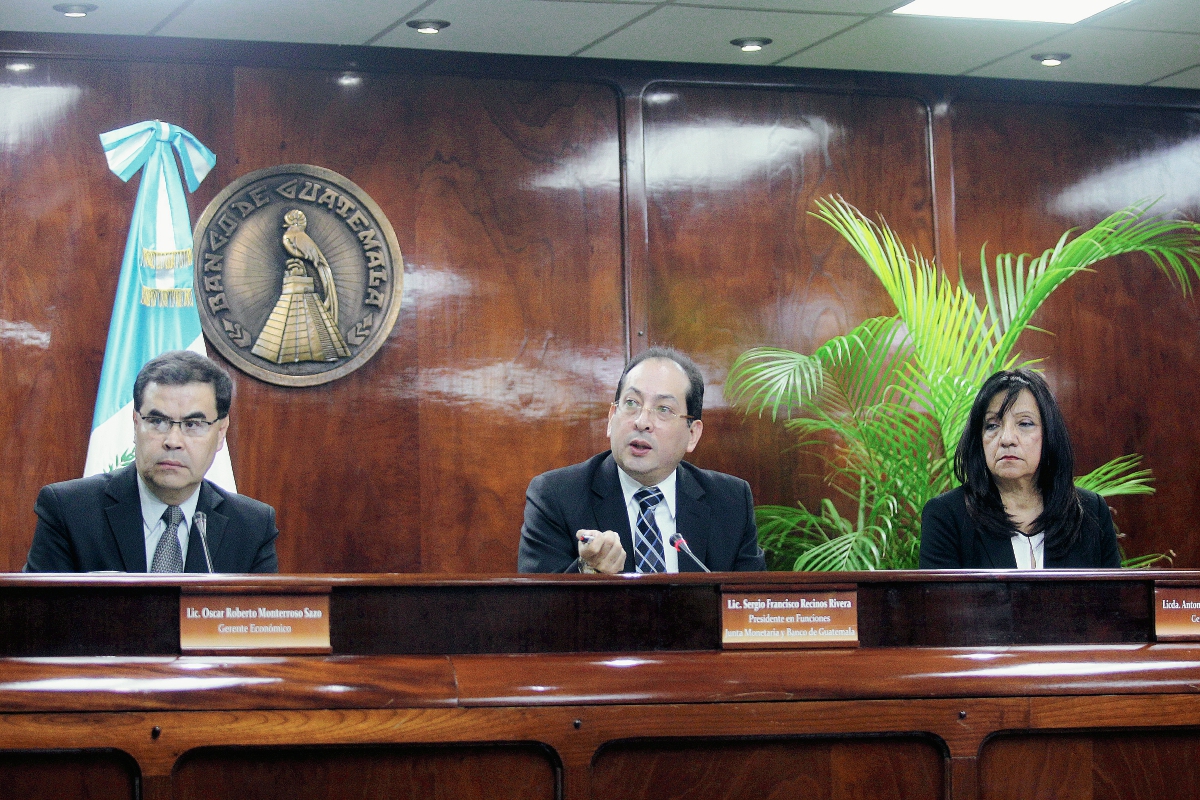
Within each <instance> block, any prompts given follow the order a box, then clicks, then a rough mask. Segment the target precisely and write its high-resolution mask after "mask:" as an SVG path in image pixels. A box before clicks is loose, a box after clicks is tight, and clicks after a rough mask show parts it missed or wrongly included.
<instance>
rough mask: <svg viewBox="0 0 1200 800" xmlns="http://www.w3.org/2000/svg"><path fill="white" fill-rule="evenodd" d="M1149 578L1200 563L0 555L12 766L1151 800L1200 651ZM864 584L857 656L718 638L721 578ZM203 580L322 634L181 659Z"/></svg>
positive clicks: (173, 784) (1197, 744)
mask: <svg viewBox="0 0 1200 800" xmlns="http://www.w3.org/2000/svg"><path fill="white" fill-rule="evenodd" d="M1156 580H1157V581H1175V582H1189V581H1194V582H1196V583H1197V584H1200V572H1185V571H1174V570H1170V571H1156V572H1146V571H1105V572H1039V573H1016V572H871V573H840V574H833V575H830V574H802V575H801V574H756V575H746V574H737V575H732V574H723V575H711V576H709V575H658V576H630V577H617V578H609V577H602V576H569V577H568V576H550V577H540V576H538V577H535V576H511V575H506V576H432V575H336V576H334V575H299V576H282V577H260V576H253V577H236V578H234V577H212V578H209V577H201V576H195V577H193V576H136V577H131V576H126V575H119V576H117V575H113V576H110V575H105V576H78V575H10V576H3V577H0V781H4V782H6V785H9V784H11V785H14V786H15V785H22V786H24V785H28V786H33V787H50V789H47V791H50V790H51V789H52V790H53V791H52V795H45V796H55V797H84V796H99V795H104V796H109V795H110V794H111V795H112V796H129V797H132V796H135V795H136V793H137V792H136V791H135V788H132V787H136V786H139V785H140V787H141V795H142V797H144V798H146V799H147V800H155V798H161V799H162V800H166V798H178V797H206V796H225V795H227V794H229V793H232V792H236V793H238V794H239V796H242V797H244V798H245V799H246V800H253V798H258V797H264V798H265V797H287V798H289V800H292V798H298V797H307V796H310V795H311V793H312V792H313V791H317V792H318V794H319V795H320V796H326V794H322V793H327V792H330V791H332V792H334V793H338V792H350V793H351V794H354V796H360V795H361V796H364V797H365V796H372V797H373V796H389V797H390V796H393V795H394V796H403V797H413V798H416V797H426V796H432V795H431V794H430V792H433V793H434V794H436V795H437V796H468V795H469V796H480V797H482V796H488V797H528V796H534V795H539V796H544V797H547V798H550V797H555V798H563V800H583V798H601V797H612V798H618V797H620V798H626V799H627V798H639V797H645V798H647V800H649V798H652V797H655V798H661V797H681V798H682V797H691V796H705V797H717V798H729V799H730V800H734V799H735V798H737V799H739V800H740V799H741V798H750V797H754V798H758V797H762V796H768V795H770V796H784V795H787V796H814V797H818V796H819V797H830V798H833V797H841V796H851V795H853V796H863V797H906V798H913V797H922V798H924V797H928V798H937V797H943V798H944V797H951V798H955V800H977V798H980V797H989V798H991V797H1012V798H1014V800H1015V798H1025V797H1032V796H1047V797H1049V796H1053V797H1070V798H1076V797H1078V798H1080V800H1083V798H1092V797H1099V796H1102V795H1103V796H1118V797H1125V796H1128V797H1156V796H1161V792H1158V790H1157V789H1155V788H1154V787H1156V786H1159V785H1160V784H1162V785H1165V784H1164V781H1167V780H1168V779H1169V776H1172V775H1176V774H1181V773H1180V772H1179V771H1180V770H1184V769H1185V768H1190V767H1188V765H1190V764H1193V763H1196V762H1200V734H1195V733H1193V732H1192V731H1194V730H1200V643H1197V644H1190V643H1157V642H1155V641H1154V630H1153V607H1152V601H1153V592H1154V586H1155V581H1156ZM846 584H853V585H856V586H857V589H858V598H859V628H860V639H861V646H860V647H857V648H842V649H817V650H762V651H724V650H722V649H721V648H720V641H719V632H720V596H721V590H722V588H723V587H734V586H736V587H743V588H745V587H749V588H750V589H754V588H758V589H761V590H762V591H764V592H766V591H768V590H771V589H783V588H786V587H794V586H799V585H802V586H806V587H817V588H819V587H822V586H833V585H838V586H844V585H846ZM203 587H207V588H212V589H222V590H240V591H246V590H254V591H272V590H300V589H312V588H314V587H315V588H321V589H324V588H328V589H329V591H330V625H331V641H332V645H333V652H332V654H329V655H310V656H303V655H299V656H296V655H293V656H269V655H257V656H238V655H229V656H182V655H180V650H179V599H180V596H181V593H182V592H183V591H184V590H188V589H198V588H203ZM6 753H7V755H5V754H6ZM37 753H49V755H37ZM55 754H57V755H55ZM1122 765H1126V766H1128V765H1134V766H1136V769H1135V768H1132V767H1131V768H1130V769H1125V767H1124V766H1122ZM1189 774H1190V773H1189ZM1171 780H1173V779H1171ZM14 781H16V783H13V782H14ZM21 781H24V782H25V783H21ZM118 785H119V786H120V787H131V788H128V791H126V789H121V792H117V791H116V790H111V791H110V789H111V787H114V786H118ZM1184 785H1185V786H1192V787H1193V788H1196V787H1200V782H1195V783H1191V784H1189V783H1188V782H1187V780H1186V779H1185V781H1184ZM246 786H256V787H258V788H256V789H254V790H244V789H243V788H242V787H246ZM481 786H486V787H487V791H486V792H483V794H479V792H480V791H481V790H480V788H479V787H481ZM855 786H857V787H858V789H854V788H853V787H855ZM105 787H109V788H105ZM397 787H400V788H401V789H403V791H400V790H399V789H397ZM535 787H536V791H535ZM847 787H849V788H847ZM996 787H1000V788H999V789H997V788H996ZM1112 787H1117V789H1116V790H1112ZM1147 787H1149V788H1147ZM360 789H361V791H360ZM1068 789H1069V791H1068ZM860 790H861V791H860ZM1110 790H1112V791H1110ZM397 791H399V794H396V792H397ZM847 791H849V792H850V794H846V792H847ZM372 792H375V794H372ZM405 792H408V793H407V794H405ZM689 792H690V793H691V794H689ZM781 792H782V793H783V794H780V793H781ZM1104 792H1108V794H1104ZM1156 792H1158V793H1156ZM122 793H123V794H122ZM696 793H698V794H696ZM1180 796H1185V797H1198V798H1200V788H1196V791H1194V792H1192V794H1187V793H1184V794H1182V795H1180Z"/></svg>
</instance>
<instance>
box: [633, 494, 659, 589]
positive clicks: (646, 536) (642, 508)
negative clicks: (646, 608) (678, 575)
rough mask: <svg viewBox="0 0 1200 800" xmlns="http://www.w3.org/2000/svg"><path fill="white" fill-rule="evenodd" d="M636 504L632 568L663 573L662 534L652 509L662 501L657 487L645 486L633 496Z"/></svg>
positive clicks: (639, 570)
mask: <svg viewBox="0 0 1200 800" xmlns="http://www.w3.org/2000/svg"><path fill="white" fill-rule="evenodd" d="M633 499H634V500H636V501H637V503H638V518H637V530H636V531H634V533H633V553H634V566H635V567H636V568H637V571H638V572H665V571H666V569H667V565H666V564H665V563H664V562H663V557H662V553H661V552H660V547H661V542H662V534H661V533H660V532H659V530H658V523H657V522H655V521H654V507H655V506H656V505H658V504H659V503H660V502H661V501H662V499H663V493H662V492H661V491H659V489H658V487H657V486H645V487H643V488H641V489H638V490H637V491H636V492H634V494H633Z"/></svg>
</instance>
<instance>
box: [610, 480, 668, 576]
mask: <svg viewBox="0 0 1200 800" xmlns="http://www.w3.org/2000/svg"><path fill="white" fill-rule="evenodd" d="M678 471H679V470H678V468H676V470H675V472H672V473H671V474H670V475H668V476H667V477H666V478H664V479H663V481H662V483H659V484H658V490H659V491H660V492H662V493H663V499H662V500H660V501H658V505H656V506H655V507H654V521H655V523H657V524H658V532H659V533H660V534H662V539H661V540H660V541H659V542H658V552H659V553H660V554H661V555H662V558H663V564H665V565H666V571H667V572H679V553H678V551H676V550H675V548H674V547H670V546H668V544H667V542H669V541H671V536H672V535H674V533H675V474H676V472H678ZM617 477H618V478H619V479H620V481H621V492H622V493H623V494H624V495H625V512H626V513H627V514H628V515H629V532H630V534H632V535H633V536H637V519H638V513H639V512H640V511H641V506H640V505H639V504H638V501H637V500H634V499H633V496H634V494H636V493H637V491H638V490H639V489H644V488H646V487H645V486H643V485H642V484H640V483H638V482H637V481H636V480H635V479H634V478H631V477H629V475H627V474H625V470H623V469H621V467H620V465H618V466H617ZM636 560H637V559H636V557H635V559H634V561H635V562H636Z"/></svg>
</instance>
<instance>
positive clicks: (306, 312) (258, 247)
mask: <svg viewBox="0 0 1200 800" xmlns="http://www.w3.org/2000/svg"><path fill="white" fill-rule="evenodd" d="M193 238H194V240H195V270H196V281H195V286H196V295H197V298H198V302H197V304H196V305H197V307H198V309H199V311H200V322H201V324H202V325H203V327H204V333H205V335H206V336H208V340H209V341H210V342H212V343H213V345H214V346H215V347H216V348H217V350H219V351H221V354H222V355H223V356H225V357H226V358H227V359H229V361H230V362H231V363H232V364H233V365H234V366H236V367H237V368H238V369H240V370H242V371H244V372H247V373H249V374H251V375H253V376H254V377H256V378H260V379H262V380H264V381H269V382H270V383H277V384H280V385H282V386H315V385H317V384H321V383H327V382H329V381H332V380H336V379H338V378H340V377H342V376H343V375H348V374H349V373H351V372H353V371H354V370H356V369H358V368H359V367H361V366H362V365H363V364H365V363H366V362H367V361H368V360H369V359H370V358H371V356H373V355H375V351H377V350H378V349H379V348H380V346H382V345H383V342H384V340H385V339H387V336H388V334H389V333H390V332H391V330H392V326H393V325H395V324H396V317H397V315H398V314H399V313H400V294H401V290H402V289H403V284H404V262H403V261H402V260H401V257H400V247H399V245H398V244H397V242H396V234H395V232H394V231H393V230H392V226H391V224H390V223H389V222H388V221H387V217H385V216H384V215H383V212H382V211H381V210H380V209H379V206H377V205H376V204H375V201H373V200H372V199H371V198H370V197H369V196H368V195H367V193H366V192H364V191H363V190H362V189H360V188H358V187H357V186H355V185H354V183H352V182H351V181H349V180H347V179H346V178H344V177H342V176H341V175H339V174H337V173H336V172H333V171H332V170H328V169H323V168H321V167H314V166H310V165H308V164H284V165H281V166H278V167H270V168H268V169H260V170H258V171H256V172H251V173H250V174H248V175H243V176H242V177H241V178H239V179H238V180H236V181H234V182H233V183H231V184H230V185H229V186H227V187H225V189H223V190H222V191H221V193H220V194H218V195H217V196H216V197H215V198H214V199H213V201H212V202H211V203H209V204H208V208H206V209H204V213H203V214H201V215H200V221H199V222H197V223H196V231H195V235H194V237H193Z"/></svg>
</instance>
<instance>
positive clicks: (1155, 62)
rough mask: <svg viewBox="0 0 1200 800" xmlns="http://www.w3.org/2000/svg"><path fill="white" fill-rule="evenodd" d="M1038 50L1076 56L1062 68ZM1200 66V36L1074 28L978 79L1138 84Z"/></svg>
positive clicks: (982, 71)
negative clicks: (1043, 61) (1042, 60)
mask: <svg viewBox="0 0 1200 800" xmlns="http://www.w3.org/2000/svg"><path fill="white" fill-rule="evenodd" d="M1035 52H1055V53H1059V52H1061V53H1070V54H1071V58H1070V59H1069V60H1067V61H1064V62H1063V64H1062V65H1061V66H1058V67H1043V66H1041V65H1040V64H1038V63H1037V62H1036V61H1034V60H1033V59H1032V58H1031V56H1032V55H1033V54H1034V53H1035ZM1197 63H1200V35H1196V34H1184V33H1148V32H1144V31H1116V30H1109V29H1106V28H1073V29H1071V30H1069V31H1068V32H1066V33H1064V34H1063V35H1062V36H1058V37H1055V38H1054V39H1053V40H1052V41H1049V42H1046V43H1045V44H1043V45H1039V46H1038V47H1034V48H1029V49H1026V50H1022V51H1021V52H1019V53H1015V54H1014V55H1012V56H1009V57H1008V58H1005V59H1002V60H1000V61H997V62H996V63H995V64H992V65H990V66H987V67H984V68H982V69H980V70H978V71H976V72H972V73H971V74H972V75H983V76H985V77H989V78H1029V79H1035V80H1051V81H1079V82H1082V83H1119V84H1125V85H1132V86H1136V85H1139V84H1143V83H1152V82H1153V81H1156V80H1158V79H1160V78H1162V77H1163V76H1165V75H1170V74H1172V73H1175V72H1178V71H1179V70H1182V69H1186V68H1188V67H1191V66H1194V65H1196V64H1197Z"/></svg>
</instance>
